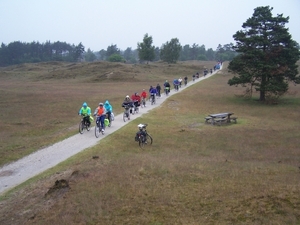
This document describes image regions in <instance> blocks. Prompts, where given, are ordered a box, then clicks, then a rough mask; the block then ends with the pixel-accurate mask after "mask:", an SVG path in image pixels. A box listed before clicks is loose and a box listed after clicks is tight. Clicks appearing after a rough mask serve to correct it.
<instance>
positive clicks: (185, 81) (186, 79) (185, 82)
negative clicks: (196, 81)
mask: <svg viewBox="0 0 300 225" xmlns="http://www.w3.org/2000/svg"><path fill="white" fill-rule="evenodd" d="M187 81H188V77H187V76H185V77H184V85H187Z"/></svg>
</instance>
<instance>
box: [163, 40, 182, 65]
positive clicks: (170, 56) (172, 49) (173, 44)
mask: <svg viewBox="0 0 300 225" xmlns="http://www.w3.org/2000/svg"><path fill="white" fill-rule="evenodd" d="M180 52H181V45H180V43H179V40H178V38H173V39H171V41H170V42H167V43H165V44H163V45H162V47H161V49H160V58H161V60H163V61H164V62H167V63H176V62H177V60H178V59H179V56H180Z"/></svg>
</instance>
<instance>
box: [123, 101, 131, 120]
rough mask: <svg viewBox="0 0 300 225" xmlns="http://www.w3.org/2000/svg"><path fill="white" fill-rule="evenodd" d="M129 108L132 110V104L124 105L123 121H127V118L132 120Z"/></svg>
mask: <svg viewBox="0 0 300 225" xmlns="http://www.w3.org/2000/svg"><path fill="white" fill-rule="evenodd" d="M129 110H130V106H129V105H128V106H124V113H123V121H124V122H126V120H130V116H129Z"/></svg>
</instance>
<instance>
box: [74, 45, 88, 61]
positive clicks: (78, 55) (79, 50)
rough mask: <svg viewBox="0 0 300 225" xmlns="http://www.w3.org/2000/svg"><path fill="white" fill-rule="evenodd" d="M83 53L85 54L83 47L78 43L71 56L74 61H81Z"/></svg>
mask: <svg viewBox="0 0 300 225" xmlns="http://www.w3.org/2000/svg"><path fill="white" fill-rule="evenodd" d="M84 52H85V51H84V46H83V45H82V44H81V42H80V43H79V44H78V45H77V46H75V49H74V54H73V57H74V61H81V60H82V59H83V53H84Z"/></svg>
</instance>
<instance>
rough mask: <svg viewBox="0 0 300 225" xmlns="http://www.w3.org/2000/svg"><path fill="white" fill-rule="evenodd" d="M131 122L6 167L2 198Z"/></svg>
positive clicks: (0, 181) (118, 121) (0, 173)
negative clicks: (5, 193) (11, 190)
mask: <svg viewBox="0 0 300 225" xmlns="http://www.w3.org/2000/svg"><path fill="white" fill-rule="evenodd" d="M218 71H220V70H217V71H215V72H213V73H212V74H208V75H206V76H205V77H200V78H199V79H196V80H195V81H194V82H193V81H190V82H188V84H187V86H185V87H182V88H180V89H179V91H178V92H175V91H174V90H172V91H171V92H170V95H169V96H172V95H174V94H177V93H179V92H181V91H182V90H184V89H185V88H187V87H189V86H191V85H193V84H195V83H197V82H199V81H202V80H204V79H207V78H209V77H211V76H212V75H214V74H216V73H217V72H218ZM167 98H168V96H165V95H164V94H163V95H162V97H161V98H158V99H157V101H156V104H155V105H150V104H149V103H148V102H147V103H148V104H147V107H146V108H141V109H140V111H139V113H138V114H135V115H132V116H131V117H130V118H131V120H130V121H128V122H131V121H132V120H134V119H136V118H138V117H140V116H141V115H143V114H144V113H147V112H149V111H150V110H151V109H153V108H156V107H158V106H159V105H160V104H161V103H163V102H164V101H165V100H166V99H167ZM128 122H125V123H124V122H123V119H122V114H119V115H117V116H115V120H114V122H113V124H112V127H110V128H107V129H106V131H105V134H104V135H100V137H99V138H95V135H94V128H92V129H91V131H89V132H85V133H84V134H76V135H74V136H72V137H70V138H67V139H65V140H63V141H61V142H58V143H56V144H54V145H52V146H49V147H47V148H44V149H41V150H38V151H36V152H35V153H32V154H30V155H28V156H26V157H24V158H22V159H20V160H18V161H16V162H13V163H11V164H8V165H4V166H3V167H2V168H0V195H1V194H3V193H4V192H6V191H8V190H9V189H11V188H13V187H15V186H17V185H19V184H21V183H22V182H24V181H26V180H28V179H29V178H32V177H34V176H36V175H38V174H40V173H42V172H44V171H45V170H47V169H50V168H52V167H54V166H56V165H57V164H58V163H60V162H63V161H65V160H66V159H68V158H69V157H71V156H73V155H75V154H77V153H78V152H81V151H83V150H84V149H86V148H89V147H92V146H94V145H96V144H97V143H98V142H99V141H101V140H102V139H103V138H105V137H106V136H107V135H109V134H111V133H113V132H115V131H116V130H118V129H120V128H121V127H123V126H125V125H126V124H127V123H128Z"/></svg>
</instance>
